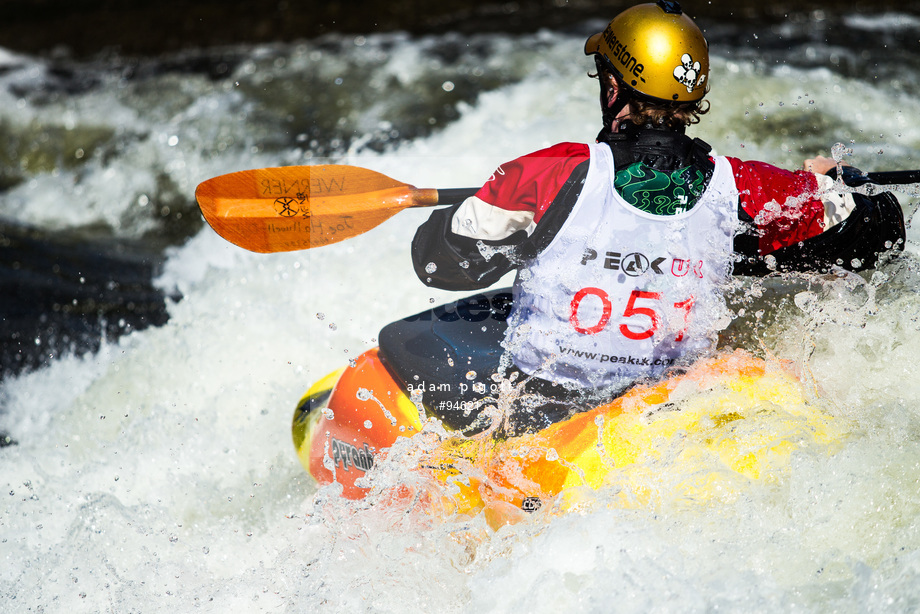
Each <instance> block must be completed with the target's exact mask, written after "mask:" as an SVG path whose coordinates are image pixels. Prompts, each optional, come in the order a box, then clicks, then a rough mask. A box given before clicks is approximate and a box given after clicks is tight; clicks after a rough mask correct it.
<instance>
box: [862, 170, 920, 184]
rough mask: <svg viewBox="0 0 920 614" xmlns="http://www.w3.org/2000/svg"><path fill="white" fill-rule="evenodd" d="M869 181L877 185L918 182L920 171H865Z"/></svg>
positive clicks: (919, 181)
mask: <svg viewBox="0 0 920 614" xmlns="http://www.w3.org/2000/svg"><path fill="white" fill-rule="evenodd" d="M867 175H868V177H869V181H871V182H872V183H877V184H879V185H904V184H905V183H920V171H882V172H878V173H867Z"/></svg>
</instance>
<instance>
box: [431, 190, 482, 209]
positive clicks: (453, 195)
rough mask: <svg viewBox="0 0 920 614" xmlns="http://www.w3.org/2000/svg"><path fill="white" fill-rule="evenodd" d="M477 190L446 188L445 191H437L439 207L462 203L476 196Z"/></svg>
mask: <svg viewBox="0 0 920 614" xmlns="http://www.w3.org/2000/svg"><path fill="white" fill-rule="evenodd" d="M478 191H479V188H447V189H446V190H441V189H438V204H439V205H456V204H457V203H462V202H463V201H465V200H466V199H467V198H469V197H470V196H473V195H474V194H476V192H478Z"/></svg>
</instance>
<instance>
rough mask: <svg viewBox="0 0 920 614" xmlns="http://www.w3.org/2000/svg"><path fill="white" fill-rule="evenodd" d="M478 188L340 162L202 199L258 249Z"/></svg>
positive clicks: (902, 178) (244, 177)
mask: <svg viewBox="0 0 920 614" xmlns="http://www.w3.org/2000/svg"><path fill="white" fill-rule="evenodd" d="M868 177H869V180H870V181H872V182H873V183H876V184H879V185H905V184H912V183H918V182H920V171H889V172H878V173H869V174H868ZM477 189H478V188H454V189H448V190H436V189H433V188H427V189H418V188H415V187H414V186H411V185H409V184H406V183H402V182H400V181H396V180H395V179H391V178H389V177H387V176H386V175H383V174H381V173H378V172H375V171H371V170H368V169H366V168H360V167H357V166H343V165H337V164H327V165H316V166H283V167H277V168H261V169H255V170H248V171H239V172H236V173H230V174H228V175H221V176H219V177H214V178H213V179H209V180H207V181H205V182H203V183H201V184H200V185H199V186H198V189H197V190H196V191H195V198H196V199H197V200H198V206H199V207H200V208H201V212H202V213H203V214H204V218H205V220H207V222H208V224H210V225H211V228H213V229H214V230H215V231H216V232H217V234H219V235H220V236H222V237H223V238H224V239H226V240H228V241H230V242H231V243H233V244H235V245H238V246H240V247H242V248H245V249H248V250H250V251H253V252H261V253H270V252H288V251H294V250H301V249H310V248H311V247H319V246H322V245H329V244H330V243H337V242H339V241H342V240H344V239H348V238H350V237H355V236H357V235H359V234H362V233H365V232H367V231H368V230H370V229H372V228H375V227H376V226H379V225H380V224H382V223H383V222H385V221H387V220H388V219H390V218H391V217H393V216H394V215H396V214H397V213H399V212H400V211H402V210H403V209H408V208H410V207H433V206H436V205H452V204H456V203H459V202H462V201H463V200H464V199H466V198H467V197H469V196H472V195H473V194H475V193H476V191H477Z"/></svg>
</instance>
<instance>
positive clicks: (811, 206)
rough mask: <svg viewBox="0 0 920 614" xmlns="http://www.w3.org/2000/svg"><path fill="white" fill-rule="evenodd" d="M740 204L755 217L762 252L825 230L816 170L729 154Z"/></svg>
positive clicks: (791, 243)
mask: <svg viewBox="0 0 920 614" xmlns="http://www.w3.org/2000/svg"><path fill="white" fill-rule="evenodd" d="M728 160H729V162H730V163H731V165H732V171H733V172H734V175H735V185H736V186H737V187H738V193H739V198H740V206H741V208H742V209H744V211H745V212H746V213H747V214H748V215H750V216H751V217H752V218H754V223H755V225H756V227H757V231H758V233H759V234H760V241H759V248H760V253H761V255H767V254H769V253H771V252H774V251H776V250H778V249H779V248H781V247H785V246H787V245H794V244H796V243H799V242H801V241H804V240H806V239H810V238H811V237H815V236H817V235H819V234H821V233H822V232H824V203H822V202H821V199H819V198H816V197H815V196H816V194H817V192H818V182H817V180H816V179H815V176H814V174H813V173H810V172H806V171H787V170H785V169H781V168H778V167H776V166H773V165H771V164H767V163H765V162H742V161H741V160H738V159H737V158H729V159H728Z"/></svg>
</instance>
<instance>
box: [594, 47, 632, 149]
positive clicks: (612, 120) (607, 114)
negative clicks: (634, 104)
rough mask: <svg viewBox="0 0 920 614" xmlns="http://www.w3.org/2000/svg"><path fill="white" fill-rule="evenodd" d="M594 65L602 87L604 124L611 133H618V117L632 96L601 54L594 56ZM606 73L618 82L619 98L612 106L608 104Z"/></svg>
mask: <svg viewBox="0 0 920 614" xmlns="http://www.w3.org/2000/svg"><path fill="white" fill-rule="evenodd" d="M594 63H595V65H596V66H597V80H598V82H600V85H601V94H600V101H601V119H602V121H603V123H604V128H605V129H608V130H610V131H611V132H616V131H617V125H616V123H617V121H618V120H617V116H618V115H619V114H620V111H622V110H623V109H624V108H625V107H626V105H628V104H629V102H630V96H629V94H628V93H627V89H626V87H625V86H624V85H623V83H622V82H621V81H620V78H619V76H617V74H616V72H614V71H612V70H611V69H610V68H608V66H607V62H606V58H603V57H601V56H600V54H597V55H595V56H594ZM605 73H607V74H611V75H613V78H614V79H616V81H617V97H616V100H614V101H613V104H612V105H608V102H607V98H608V86H607V82H606V79H604V74H605Z"/></svg>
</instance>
